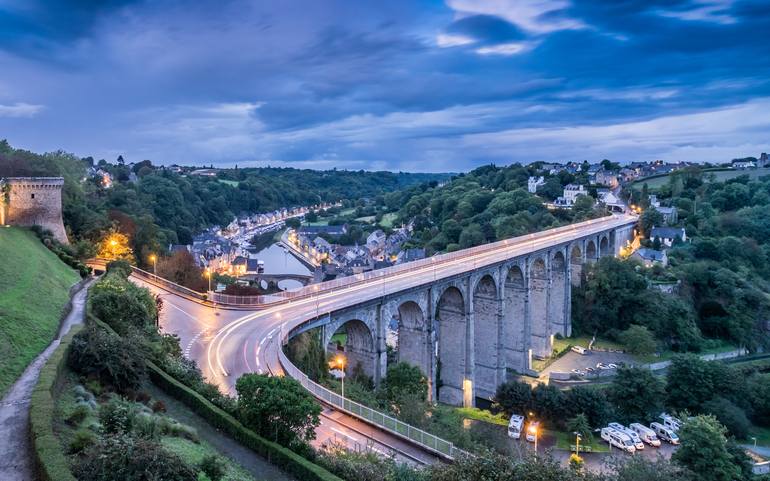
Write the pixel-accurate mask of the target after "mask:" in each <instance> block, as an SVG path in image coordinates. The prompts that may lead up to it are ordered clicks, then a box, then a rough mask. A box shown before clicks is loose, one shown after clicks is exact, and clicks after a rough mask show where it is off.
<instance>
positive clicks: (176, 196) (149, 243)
mask: <svg viewBox="0 0 770 481" xmlns="http://www.w3.org/2000/svg"><path fill="white" fill-rule="evenodd" d="M92 167H96V168H99V169H102V170H104V171H106V172H109V173H110V174H111V176H112V179H113V181H114V182H113V183H112V185H111V186H110V187H105V186H103V185H102V183H101V180H102V179H101V178H100V177H98V176H92V175H90V172H89V171H90V170H91V168H92ZM7 176H63V177H64V178H65V186H64V191H63V200H62V203H63V211H64V222H65V225H66V226H67V227H68V229H69V230H70V233H71V236H72V238H73V240H75V241H76V246H78V247H79V248H80V250H81V251H85V250H87V249H88V246H89V245H93V244H94V243H95V242H97V241H98V240H99V239H100V238H101V237H102V236H103V235H104V233H105V232H106V231H108V230H110V229H111V228H112V227H113V226H115V227H116V228H117V229H118V230H119V231H121V232H123V233H125V234H126V235H127V236H128V237H129V238H130V240H131V247H132V249H133V252H134V253H135V254H137V256H138V258H139V260H140V261H141V259H143V258H144V257H146V256H145V255H144V254H145V253H148V252H162V249H161V247H165V246H167V245H168V244H177V243H182V244H186V243H190V242H191V240H192V235H193V234H194V233H195V232H197V231H199V230H200V229H202V228H205V227H207V226H211V225H226V224H228V223H229V222H230V221H231V220H232V219H233V218H234V217H235V216H236V215H238V214H241V213H257V212H266V211H271V210H274V209H278V208H281V207H291V206H301V205H312V204H316V203H319V202H320V201H339V200H342V201H345V202H348V203H351V202H352V200H359V199H367V198H373V197H375V196H377V195H380V194H383V193H388V192H391V191H394V190H398V189H402V188H406V187H409V186H412V185H414V184H419V183H430V182H433V183H434V184H435V183H436V182H438V181H440V180H444V179H446V178H448V174H411V173H402V172H399V173H393V172H366V171H345V170H328V171H315V170H308V169H303V170H300V169H293V168H269V167H268V168H248V169H238V168H235V169H224V170H220V171H219V172H218V174H217V176H216V177H203V176H190V175H180V174H177V173H175V172H173V171H171V170H168V169H163V168H157V167H155V166H153V165H152V163H151V162H150V161H148V160H145V161H142V162H139V163H136V164H133V165H128V164H125V162H123V159H122V158H119V159H118V162H117V163H116V164H111V163H107V162H105V161H104V160H101V161H98V162H95V161H94V160H93V159H92V158H90V157H88V158H78V157H76V156H74V155H72V154H68V153H65V152H61V151H59V152H53V153H47V154H42V155H40V154H35V153H32V152H28V151H25V150H19V149H14V148H12V147H11V146H10V145H9V144H8V142H6V141H2V142H0V177H7ZM81 254H86V252H81Z"/></svg>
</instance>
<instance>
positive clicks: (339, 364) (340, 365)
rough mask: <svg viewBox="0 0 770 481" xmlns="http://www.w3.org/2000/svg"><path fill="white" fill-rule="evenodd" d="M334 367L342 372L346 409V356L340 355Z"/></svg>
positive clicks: (343, 404) (343, 403)
mask: <svg viewBox="0 0 770 481" xmlns="http://www.w3.org/2000/svg"><path fill="white" fill-rule="evenodd" d="M334 365H335V366H337V367H338V368H340V370H341V371H342V378H341V379H342V407H345V356H343V355H341V354H338V355H337V357H336V358H335V359H334Z"/></svg>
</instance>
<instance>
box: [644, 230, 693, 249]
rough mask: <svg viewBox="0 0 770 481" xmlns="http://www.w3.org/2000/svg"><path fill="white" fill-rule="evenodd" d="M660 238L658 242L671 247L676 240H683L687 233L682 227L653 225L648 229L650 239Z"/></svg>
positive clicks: (685, 238)
mask: <svg viewBox="0 0 770 481" xmlns="http://www.w3.org/2000/svg"><path fill="white" fill-rule="evenodd" d="M655 239H660V242H661V243H662V244H663V245H665V246H667V247H671V246H672V245H673V244H674V242H676V241H677V240H679V241H681V242H685V241H686V240H687V234H686V233H685V230H684V228H682V227H654V226H653V228H652V230H651V231H650V240H651V241H654V240H655Z"/></svg>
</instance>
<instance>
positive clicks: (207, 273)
mask: <svg viewBox="0 0 770 481" xmlns="http://www.w3.org/2000/svg"><path fill="white" fill-rule="evenodd" d="M205 276H206V277H207V278H208V280H209V292H211V269H210V268H208V267H207V268H206V273H205Z"/></svg>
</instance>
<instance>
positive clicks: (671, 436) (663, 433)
mask: <svg viewBox="0 0 770 481" xmlns="http://www.w3.org/2000/svg"><path fill="white" fill-rule="evenodd" d="M650 428H651V429H652V430H653V431H655V434H657V435H658V437H659V438H660V439H662V440H664V441H666V442H669V443H671V444H679V436H677V435H676V432H674V430H673V429H669V428H667V427H666V426H664V425H662V424H660V423H652V424H650Z"/></svg>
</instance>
